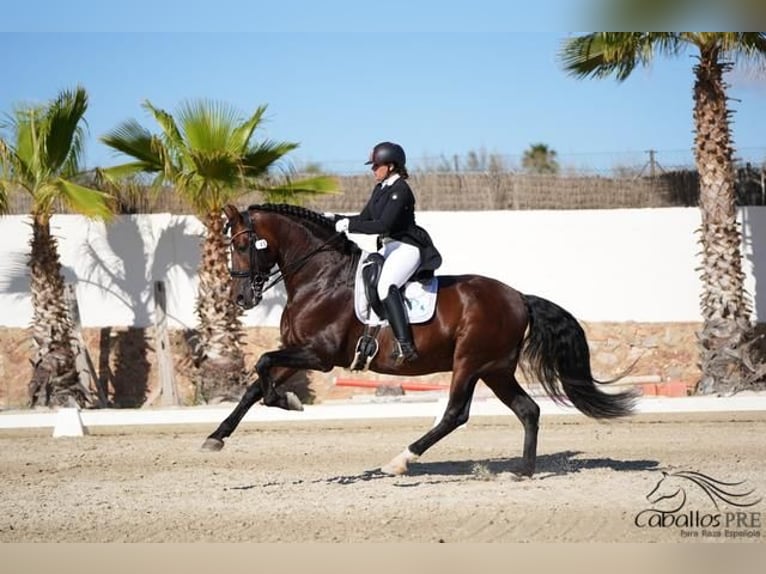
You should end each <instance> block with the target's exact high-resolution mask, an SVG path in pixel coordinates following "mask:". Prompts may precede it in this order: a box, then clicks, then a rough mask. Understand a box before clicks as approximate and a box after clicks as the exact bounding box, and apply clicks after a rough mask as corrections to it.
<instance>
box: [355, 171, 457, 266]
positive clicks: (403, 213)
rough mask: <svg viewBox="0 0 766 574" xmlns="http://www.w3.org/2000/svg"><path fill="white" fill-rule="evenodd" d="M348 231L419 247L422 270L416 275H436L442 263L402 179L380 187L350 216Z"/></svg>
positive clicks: (411, 194)
mask: <svg viewBox="0 0 766 574" xmlns="http://www.w3.org/2000/svg"><path fill="white" fill-rule="evenodd" d="M348 230H349V232H351V233H365V234H370V235H372V234H377V235H378V241H379V242H380V241H381V240H383V239H385V238H388V237H390V238H391V239H394V240H396V241H401V242H402V243H408V244H410V245H414V246H415V247H417V248H419V249H420V267H419V268H418V271H417V272H416V275H418V274H420V273H421V272H423V271H425V272H428V271H430V272H433V271H434V270H436V269H437V268H438V267H439V266H440V265H441V263H442V258H441V255H440V254H439V251H437V249H436V247H434V244H433V241H432V240H431V237H430V236H429V235H428V233H427V232H426V230H425V229H423V228H422V227H420V226H419V225H417V224H416V223H415V196H414V195H413V193H412V190H411V189H410V186H409V185H408V184H407V181H406V180H405V179H403V178H401V177H400V178H398V179H397V180H396V181H394V182H393V183H392V184H391V185H387V186H384V185H383V184H382V183H379V184H377V185H376V186H375V188H374V189H373V190H372V195H371V196H370V199H369V201H368V202H367V205H365V206H364V209H362V211H361V212H360V213H359V215H354V216H351V217H349V225H348Z"/></svg>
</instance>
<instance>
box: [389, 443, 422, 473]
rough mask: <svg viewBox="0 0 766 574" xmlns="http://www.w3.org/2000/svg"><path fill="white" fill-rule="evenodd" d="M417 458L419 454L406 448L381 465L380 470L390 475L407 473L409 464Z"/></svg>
mask: <svg viewBox="0 0 766 574" xmlns="http://www.w3.org/2000/svg"><path fill="white" fill-rule="evenodd" d="M417 458H418V455H416V454H414V453H412V452H410V450H409V449H404V451H403V452H401V453H400V454H398V455H396V456H395V457H394V458H392V459H391V462H389V463H388V464H386V465H383V466H381V467H380V472H382V473H383V474H388V475H390V476H400V475H402V474H406V473H407V470H408V467H409V464H410V463H411V462H412V461H413V460H417Z"/></svg>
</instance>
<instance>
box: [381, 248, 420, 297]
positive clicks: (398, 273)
mask: <svg viewBox="0 0 766 574" xmlns="http://www.w3.org/2000/svg"><path fill="white" fill-rule="evenodd" d="M378 253H380V254H381V255H382V256H383V257H384V258H385V260H386V262H385V263H384V264H383V269H382V270H381V272H380V280H379V281H378V297H380V299H381V301H382V300H383V299H385V298H386V297H388V288H389V287H390V286H391V285H396V286H397V287H401V286H402V285H404V284H405V282H406V281H407V279H409V278H410V277H411V276H412V274H413V273H415V271H416V270H417V268H418V266H419V265H420V249H418V248H417V247H415V246H414V245H410V244H408V243H402V242H400V241H389V242H388V243H386V244H385V245H383V247H381V248H380V249H379V250H378Z"/></svg>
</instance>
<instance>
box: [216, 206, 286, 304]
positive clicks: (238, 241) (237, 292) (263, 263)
mask: <svg viewBox="0 0 766 574" xmlns="http://www.w3.org/2000/svg"><path fill="white" fill-rule="evenodd" d="M223 211H224V214H225V215H226V218H227V220H228V221H227V223H226V231H227V232H228V234H229V251H230V257H231V268H230V269H229V274H230V275H231V278H232V282H233V285H232V289H231V296H232V299H233V300H234V302H235V303H236V304H237V305H239V306H240V307H242V308H243V309H252V308H253V307H255V306H256V305H257V304H258V303H260V302H261V299H262V298H263V287H264V285H265V283H266V280H267V279H268V278H269V275H270V270H271V269H272V267H274V265H275V264H276V254H275V252H274V250H273V249H271V248H270V245H269V240H268V238H267V237H266V235H265V234H264V233H261V234H260V235H259V233H258V231H256V228H255V221H254V220H253V218H252V217H251V215H250V212H249V210H245V211H239V210H238V209H237V208H236V207H235V206H233V205H227V206H226V207H224V210H223Z"/></svg>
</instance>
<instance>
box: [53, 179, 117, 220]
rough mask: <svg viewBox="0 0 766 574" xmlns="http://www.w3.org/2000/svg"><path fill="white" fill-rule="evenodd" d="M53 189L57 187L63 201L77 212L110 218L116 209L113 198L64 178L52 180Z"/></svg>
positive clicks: (100, 217) (94, 216) (89, 215)
mask: <svg viewBox="0 0 766 574" xmlns="http://www.w3.org/2000/svg"><path fill="white" fill-rule="evenodd" d="M50 188H51V189H55V190H56V191H57V192H58V195H59V196H60V197H61V199H63V201H64V202H65V203H66V204H67V205H69V206H70V207H71V208H72V209H73V210H74V211H76V212H77V213H81V214H83V215H85V216H86V217H91V218H97V219H104V220H109V219H111V217H112V215H113V213H114V210H113V207H112V198H111V197H110V196H109V195H108V194H106V193H104V192H102V191H97V190H95V189H90V188H88V187H84V186H82V185H78V184H76V183H73V182H71V181H68V180H66V179H63V178H59V179H57V180H55V181H54V182H52V185H51V186H50Z"/></svg>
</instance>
